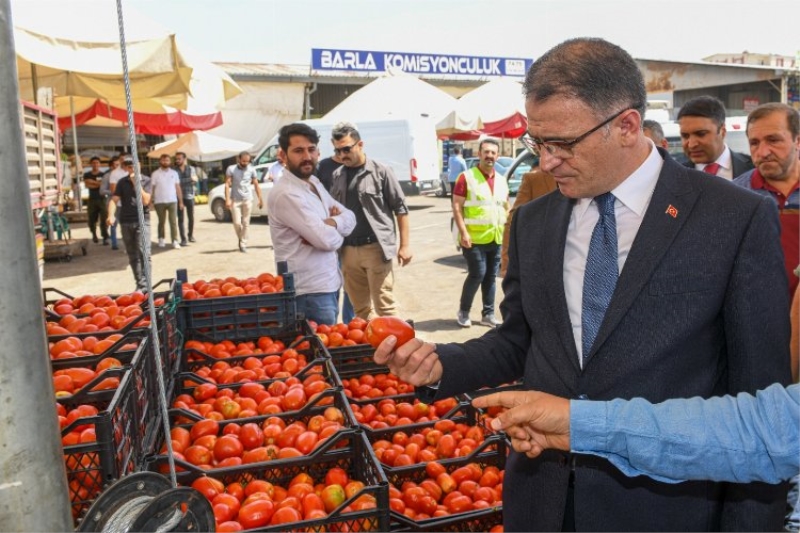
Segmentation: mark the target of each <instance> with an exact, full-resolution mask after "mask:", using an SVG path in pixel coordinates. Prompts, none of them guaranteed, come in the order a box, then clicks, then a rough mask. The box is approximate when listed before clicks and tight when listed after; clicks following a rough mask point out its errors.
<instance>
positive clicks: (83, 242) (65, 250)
mask: <svg viewBox="0 0 800 533" xmlns="http://www.w3.org/2000/svg"><path fill="white" fill-rule="evenodd" d="M88 253H89V239H71V240H69V241H55V242H49V241H45V243H44V260H45V261H63V262H69V261H72V257H73V256H76V255H79V254H80V255H86V254H88Z"/></svg>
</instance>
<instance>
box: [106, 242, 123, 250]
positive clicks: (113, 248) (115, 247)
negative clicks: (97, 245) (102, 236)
mask: <svg viewBox="0 0 800 533" xmlns="http://www.w3.org/2000/svg"><path fill="white" fill-rule="evenodd" d="M103 244H105V243H103ZM111 249H112V250H119V246H112V247H111Z"/></svg>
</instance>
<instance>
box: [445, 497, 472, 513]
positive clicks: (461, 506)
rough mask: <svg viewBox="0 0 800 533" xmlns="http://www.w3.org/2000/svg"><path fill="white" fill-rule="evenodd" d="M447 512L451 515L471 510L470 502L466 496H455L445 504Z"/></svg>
mask: <svg viewBox="0 0 800 533" xmlns="http://www.w3.org/2000/svg"><path fill="white" fill-rule="evenodd" d="M446 505H447V510H448V511H450V512H451V513H453V514H456V513H464V512H466V511H471V510H472V500H470V499H469V497H468V496H464V495H463V494H462V495H461V496H457V497H455V498H453V499H451V500H450V501H448V502H447V504H446Z"/></svg>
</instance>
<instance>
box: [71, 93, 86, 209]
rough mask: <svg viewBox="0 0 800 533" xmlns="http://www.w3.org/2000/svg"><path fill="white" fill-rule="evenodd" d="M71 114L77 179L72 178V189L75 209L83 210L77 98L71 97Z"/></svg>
mask: <svg viewBox="0 0 800 533" xmlns="http://www.w3.org/2000/svg"><path fill="white" fill-rule="evenodd" d="M69 114H70V117H71V118H72V149H73V150H74V151H75V179H74V180H72V191H73V193H72V194H74V195H75V200H76V201H75V211H77V212H79V213H80V212H81V211H83V200H82V199H81V187H82V186H83V161H81V154H80V150H78V127H77V126H76V124H75V100H74V98H73V97H72V95H70V97H69Z"/></svg>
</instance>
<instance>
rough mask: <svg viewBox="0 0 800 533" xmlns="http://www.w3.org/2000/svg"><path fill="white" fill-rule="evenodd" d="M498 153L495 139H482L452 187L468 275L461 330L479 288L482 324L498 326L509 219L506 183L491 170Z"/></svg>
mask: <svg viewBox="0 0 800 533" xmlns="http://www.w3.org/2000/svg"><path fill="white" fill-rule="evenodd" d="M499 151H500V144H499V143H498V142H497V140H496V139H490V138H486V139H483V140H482V141H481V142H480V145H479V147H478V152H479V154H478V155H479V156H480V162H479V163H478V166H475V167H473V168H470V169H467V170H466V171H464V172H462V173H461V175H459V176H458V179H457V180H456V184H455V186H454V187H453V218H454V220H455V223H456V226H457V227H458V232H459V236H460V239H459V244H460V245H461V253H463V254H464V258H465V259H466V260H467V272H468V273H467V279H466V280H464V287H463V289H462V290H461V302H460V305H459V308H458V315H457V320H458V325H459V326H461V327H464V328H468V327H470V326H471V325H472V321H471V320H470V318H469V311H470V308H471V307H472V300H474V299H475V293H476V292H478V287H480V288H481V296H482V298H483V307H482V308H481V324H483V325H485V326H489V327H495V326H497V325H498V324H500V321H499V320H497V318H495V316H494V293H495V285H496V282H495V280H496V278H497V271H498V269H499V267H500V245H501V243H502V242H503V226H504V225H505V222H506V217H507V216H508V184H507V183H506V180H505V178H504V177H503V176H501V175H499V174H496V173H495V171H494V163H495V161H497V157H498V155H499Z"/></svg>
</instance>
